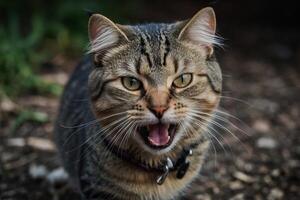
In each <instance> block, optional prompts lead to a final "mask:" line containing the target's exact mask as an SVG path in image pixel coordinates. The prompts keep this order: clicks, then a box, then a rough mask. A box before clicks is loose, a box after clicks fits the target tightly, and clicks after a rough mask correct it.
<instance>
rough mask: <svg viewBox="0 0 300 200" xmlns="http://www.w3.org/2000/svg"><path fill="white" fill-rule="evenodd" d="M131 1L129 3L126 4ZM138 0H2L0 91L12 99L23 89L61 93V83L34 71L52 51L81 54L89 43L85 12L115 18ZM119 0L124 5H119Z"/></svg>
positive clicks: (69, 55) (66, 55)
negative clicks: (47, 79) (53, 81)
mask: <svg viewBox="0 0 300 200" xmlns="http://www.w3.org/2000/svg"><path fill="white" fill-rule="evenodd" d="M129 2H130V3H129ZM137 2H138V1H137V0H133V1H128V2H126V1H122V2H121V1H117V0H110V1H108V0H106V1H104V0H103V1H95V0H85V1H81V0H64V1H60V0H52V1H50V0H45V1H38V0H28V1H23V0H10V1H1V2H0V44H1V45H0V94H1V93H4V94H5V95H6V96H9V97H10V98H16V97H18V96H20V95H23V94H27V93H40V94H51V95H59V94H60V93H61V91H62V88H61V87H60V86H59V85H56V84H50V83H47V82H45V81H44V80H42V79H41V78H40V77H39V76H38V73H39V71H40V70H41V69H42V66H43V64H44V63H47V62H49V60H51V58H53V57H54V56H55V55H58V54H60V55H63V57H64V58H66V59H73V58H78V57H81V56H82V55H83V53H84V51H85V50H86V44H87V42H88V41H87V30H86V29H87V21H88V16H87V14H86V13H85V11H84V10H86V9H87V10H91V11H99V12H101V13H103V14H108V16H109V17H112V18H113V19H114V18H116V16H121V20H118V21H119V22H120V21H121V22H124V20H122V19H126V15H130V13H133V12H134V10H135V9H136V5H138V4H136V3H137ZM121 4H122V5H121Z"/></svg>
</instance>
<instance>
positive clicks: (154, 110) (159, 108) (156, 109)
mask: <svg viewBox="0 0 300 200" xmlns="http://www.w3.org/2000/svg"><path fill="white" fill-rule="evenodd" d="M149 110H150V111H151V112H152V113H153V114H154V115H155V116H156V117H157V118H159V119H160V118H162V116H163V114H164V112H165V111H166V110H168V107H166V106H155V107H151V108H149Z"/></svg>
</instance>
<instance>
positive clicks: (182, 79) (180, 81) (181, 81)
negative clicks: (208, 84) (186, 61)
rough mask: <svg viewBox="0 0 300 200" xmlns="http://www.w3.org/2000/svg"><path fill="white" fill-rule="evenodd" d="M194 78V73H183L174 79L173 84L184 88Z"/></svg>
mask: <svg viewBox="0 0 300 200" xmlns="http://www.w3.org/2000/svg"><path fill="white" fill-rule="evenodd" d="M192 79H193V76H192V74H182V75H181V76H179V77H177V78H176V79H175V80H174V81H173V86H175V87H177V88H184V87H186V86H188V85H189V84H190V83H191V82H192Z"/></svg>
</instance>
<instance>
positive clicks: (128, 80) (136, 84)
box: [121, 77, 142, 91]
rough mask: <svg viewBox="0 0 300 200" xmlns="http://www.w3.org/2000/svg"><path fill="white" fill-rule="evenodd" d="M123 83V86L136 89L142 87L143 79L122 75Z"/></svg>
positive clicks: (131, 89) (132, 89)
mask: <svg viewBox="0 0 300 200" xmlns="http://www.w3.org/2000/svg"><path fill="white" fill-rule="evenodd" d="M121 80H122V84H123V86H124V87H125V88H126V89H127V90H130V91H135V90H138V89H140V87H141V85H142V83H141V81H139V80H137V79H136V78H133V77H122V79H121Z"/></svg>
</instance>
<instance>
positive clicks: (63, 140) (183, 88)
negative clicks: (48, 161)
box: [55, 9, 221, 200]
mask: <svg viewBox="0 0 300 200" xmlns="http://www.w3.org/2000/svg"><path fill="white" fill-rule="evenodd" d="M211 12H212V13H211ZM211 14H212V15H213V11H212V10H210V9H206V10H204V11H202V13H201V11H200V13H199V14H197V16H196V19H197V17H199V18H200V17H201V19H202V18H203V19H205V17H211V16H210V15H211ZM213 17H214V16H213ZM194 18H195V17H194ZM192 20H193V19H192ZM192 20H191V21H190V23H187V22H184V23H182V24H180V23H176V24H172V25H168V24H149V25H143V26H131V27H129V26H121V25H115V24H113V23H112V22H111V21H110V20H108V19H107V18H105V17H103V16H100V15H99V16H97V15H94V17H93V16H92V18H91V20H90V38H91V41H92V46H91V52H92V53H93V55H94V56H91V57H87V58H85V59H84V61H83V62H82V63H81V64H80V65H79V66H78V67H77V68H76V70H75V72H74V73H73V75H72V77H71V79H70V81H69V83H68V85H67V86H66V89H65V92H64V95H63V97H62V102H61V109H60V113H59V117H58V120H57V124H56V129H55V138H56V143H57V145H58V148H59V152H60V156H61V158H62V161H63V164H64V167H65V169H66V170H67V172H68V173H69V175H70V179H71V182H72V183H73V184H74V186H75V188H77V190H78V191H79V192H80V193H81V194H82V196H83V198H86V199H99V200H104V199H118V200H135V199H136V200H151V199H156V200H168V199H176V198H178V197H180V196H182V195H183V191H184V189H185V188H186V187H187V186H188V184H189V183H190V182H191V181H192V180H193V179H194V178H196V177H197V175H198V173H199V171H200V169H201V166H202V165H203V161H204V158H205V155H206V151H207V149H208V148H209V140H208V137H207V135H206V134H205V132H206V130H207V127H208V126H209V123H210V120H212V114H213V111H214V109H215V108H216V106H217V105H218V102H219V96H220V91H221V73H220V69H219V66H218V63H217V62H216V60H215V59H214V56H213V54H212V52H213V50H212V45H213V44H209V42H213V40H212V39H213V38H212V36H211V35H209V34H210V33H209V32H206V33H207V34H208V35H206V36H207V38H206V39H205V38H204V39H205V40H203V41H202V42H203V43H201V45H202V46H201V48H199V49H197V48H195V46H194V44H190V42H184V41H183V42H182V44H181V42H180V41H181V40H186V38H188V37H190V36H189V35H187V33H186V32H189V31H190V30H189V28H190V27H186V26H191V25H190V24H191V23H192V22H193V21H192ZM207 20H208V21H205V23H208V24H206V25H210V24H209V23H212V26H213V27H212V29H215V27H214V26H215V24H213V23H215V22H214V21H212V22H210V21H209V20H211V19H210V18H208V19H207ZM212 20H214V19H212ZM194 21H195V19H194ZM185 25H186V26H185ZM103 30H104V31H103ZM186 30H187V31H186ZM101 31H102V32H101ZM191 31H192V30H191ZM201 31H203V30H202V29H201ZM213 32H214V30H213ZM202 36H203V35H202ZM203 37H205V35H204V36H203ZM179 38H180V39H179ZM202 39H203V38H202ZM196 42H197V41H195V43H196ZM198 42H199V41H198ZM205 42H206V43H205ZM198 65H201V66H198ZM135 70H137V71H135ZM133 71H135V72H133ZM132 77H136V78H132ZM201 106H202V107H201ZM198 109H199V110H198ZM192 114H193V115H192ZM198 115H199V116H198ZM201 115H202V117H201ZM144 135H146V136H144ZM186 150H192V151H193V154H192V155H186V156H185V157H184V159H183V160H182V159H181V157H182V155H183V154H184V152H185V151H186ZM185 159H186V160H185ZM167 160H169V161H171V163H172V164H173V165H174V167H173V166H169V165H168V169H169V170H170V172H169V171H168V172H169V173H167V176H166V177H165V180H164V181H162V182H161V183H160V184H158V183H157V182H158V177H160V176H161V175H162V174H164V173H163V172H162V171H161V169H162V168H163V169H164V167H166V166H167V165H166V164H165V163H167ZM187 162H188V163H189V166H187V165H185V164H186V163H187ZM182 166H187V167H186V169H185V170H184V171H186V173H185V174H183V175H182V177H180V178H179V176H178V171H180V170H182V169H183V168H182Z"/></svg>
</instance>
